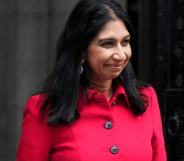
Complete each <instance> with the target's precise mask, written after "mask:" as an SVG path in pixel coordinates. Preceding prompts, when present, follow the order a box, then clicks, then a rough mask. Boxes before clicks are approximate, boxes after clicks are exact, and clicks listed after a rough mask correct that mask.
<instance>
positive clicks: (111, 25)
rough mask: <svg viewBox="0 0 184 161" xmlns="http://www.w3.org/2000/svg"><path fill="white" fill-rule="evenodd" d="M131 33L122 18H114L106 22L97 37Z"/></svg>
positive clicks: (119, 35)
mask: <svg viewBox="0 0 184 161" xmlns="http://www.w3.org/2000/svg"><path fill="white" fill-rule="evenodd" d="M127 35H129V32H128V30H127V28H126V26H125V23H124V22H123V21H122V20H121V19H116V20H112V21H109V22H107V23H106V25H105V26H104V27H103V28H102V29H101V31H100V32H99V34H98V35H97V36H96V38H103V37H109V36H110V37H114V36H116V37H124V36H127Z"/></svg>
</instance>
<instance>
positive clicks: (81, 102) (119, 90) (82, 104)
mask: <svg viewBox="0 0 184 161" xmlns="http://www.w3.org/2000/svg"><path fill="white" fill-rule="evenodd" d="M115 83H116V90H115V92H114V94H113V95H112V97H111V99H110V101H109V104H112V103H113V102H114V101H115V100H116V98H117V96H118V95H124V97H125V100H126V103H127V105H128V107H130V103H129V101H128V96H127V94H126V92H125V89H124V87H123V85H122V84H121V83H120V81H119V80H118V79H117V80H115ZM83 92H84V87H83V85H80V88H79V99H78V103H77V108H78V110H79V111H80V110H81V109H82V108H84V107H85V105H86V103H87V102H88V101H89V100H90V99H91V97H92V96H93V95H94V94H98V92H97V91H96V90H92V89H89V91H88V98H87V97H85V98H84V96H83Z"/></svg>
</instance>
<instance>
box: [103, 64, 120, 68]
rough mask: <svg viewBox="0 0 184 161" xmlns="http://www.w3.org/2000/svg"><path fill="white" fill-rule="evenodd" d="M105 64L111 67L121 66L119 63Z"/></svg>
mask: <svg viewBox="0 0 184 161" xmlns="http://www.w3.org/2000/svg"><path fill="white" fill-rule="evenodd" d="M106 66H109V67H113V68H121V67H122V65H121V64H108V65H106Z"/></svg>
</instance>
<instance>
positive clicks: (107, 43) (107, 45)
mask: <svg viewBox="0 0 184 161" xmlns="http://www.w3.org/2000/svg"><path fill="white" fill-rule="evenodd" d="M113 45H114V44H113V42H111V41H108V42H105V43H103V44H101V46H103V47H112V46H113Z"/></svg>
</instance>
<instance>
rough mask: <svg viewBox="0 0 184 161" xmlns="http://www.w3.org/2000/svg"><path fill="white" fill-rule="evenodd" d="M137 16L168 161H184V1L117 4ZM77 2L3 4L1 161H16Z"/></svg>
mask: <svg viewBox="0 0 184 161" xmlns="http://www.w3.org/2000/svg"><path fill="white" fill-rule="evenodd" d="M116 1H117V2H119V3H120V4H121V5H122V7H123V8H124V10H125V11H126V12H128V14H129V15H130V16H131V17H132V19H133V22H134V26H135V29H136V33H137V44H138V51H137V53H136V54H135V55H133V56H132V60H131V61H132V63H133V66H134V69H135V71H136V74H137V76H138V78H139V79H141V80H142V81H144V82H147V83H149V84H151V85H152V86H153V87H154V88H155V90H156V92H157V95H158V100H159V104H160V109H161V113H162V121H163V128H164V136H165V141H166V149H167V155H168V161H184V0H149V1H148V0H116ZM76 2H77V0H31V1H30V0H0V161H13V160H15V155H16V150H17V146H18V142H19V138H20V134H21V123H22V120H23V116H22V114H23V109H24V106H25V104H26V102H27V100H28V98H29V97H30V96H31V95H32V94H34V93H35V92H36V91H38V90H39V84H40V83H42V82H43V81H44V80H45V79H46V77H47V76H48V75H49V73H50V72H51V70H52V67H53V64H54V60H55V55H56V54H55V47H56V42H57V39H58V37H59V35H60V33H61V31H62V29H63V27H64V24H65V22H66V20H67V18H68V15H69V14H70V12H71V9H72V8H73V6H74V5H75V4H76Z"/></svg>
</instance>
